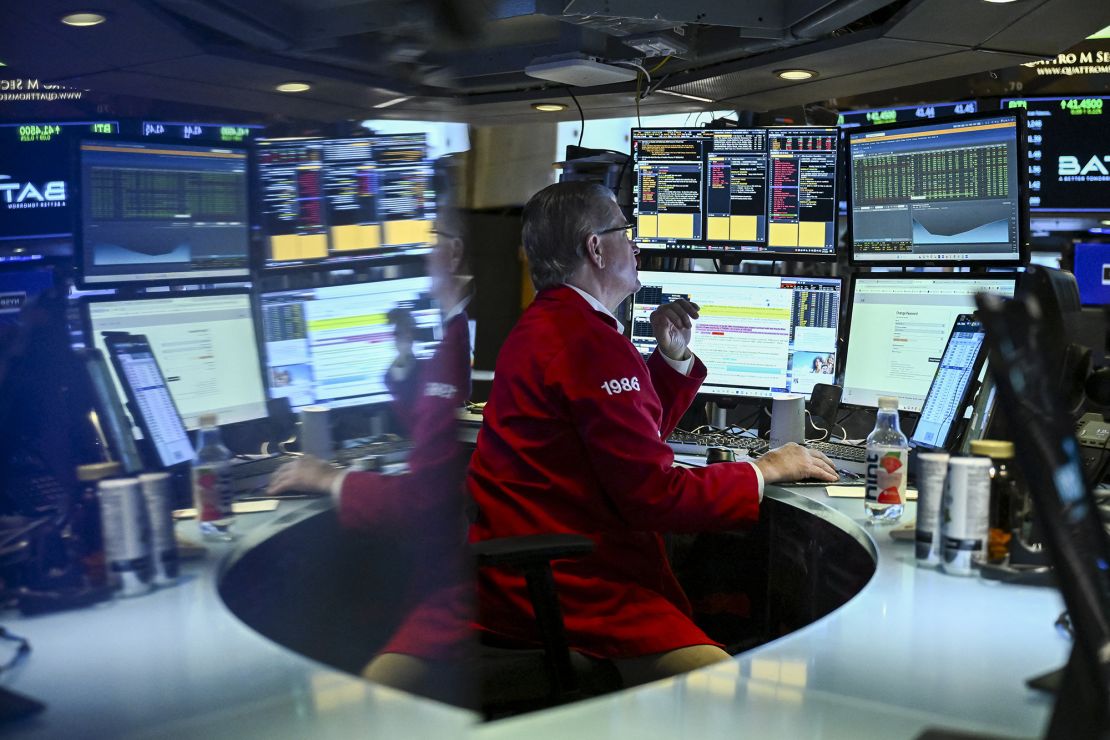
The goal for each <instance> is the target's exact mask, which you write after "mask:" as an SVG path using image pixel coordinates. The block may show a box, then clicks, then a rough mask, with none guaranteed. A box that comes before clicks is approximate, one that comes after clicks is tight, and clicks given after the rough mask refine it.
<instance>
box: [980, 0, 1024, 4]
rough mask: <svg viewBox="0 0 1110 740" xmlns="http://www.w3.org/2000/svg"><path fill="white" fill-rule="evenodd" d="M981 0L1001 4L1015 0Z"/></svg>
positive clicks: (1015, 0)
mask: <svg viewBox="0 0 1110 740" xmlns="http://www.w3.org/2000/svg"><path fill="white" fill-rule="evenodd" d="M983 2H985V3H996V4H998V5H1003V4H1004V3H1016V2H1017V0H983Z"/></svg>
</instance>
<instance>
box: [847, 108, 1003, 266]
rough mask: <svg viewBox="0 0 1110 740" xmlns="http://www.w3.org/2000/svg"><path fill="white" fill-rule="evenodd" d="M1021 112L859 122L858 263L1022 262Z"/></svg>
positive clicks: (855, 169)
mask: <svg viewBox="0 0 1110 740" xmlns="http://www.w3.org/2000/svg"><path fill="white" fill-rule="evenodd" d="M1020 129H1021V127H1020V125H1019V119H1018V118H1017V117H1016V116H1014V115H1013V114H1006V113H1000V114H997V115H991V116H979V117H976V118H972V119H950V120H938V121H936V122H934V123H922V124H909V125H904V126H903V125H895V126H884V127H882V128H878V129H861V130H859V131H849V132H848V134H847V138H848V156H849V159H850V164H851V166H850V170H849V173H850V177H849V191H850V196H851V204H850V210H849V217H850V219H851V221H850V229H851V234H852V237H851V243H852V259H853V260H854V261H855V262H857V263H872V264H883V263H886V264H889V263H906V262H960V263H966V262H976V263H980V264H1017V263H1019V262H1020V261H1021V239H1022V236H1023V235H1022V232H1023V228H1022V224H1021V221H1022V207H1021V198H1022V197H1023V195H1024V194H1023V193H1022V190H1021V188H1020V182H1021V173H1020V172H1019V158H1020V141H1019V138H1018V137H1019V134H1020Z"/></svg>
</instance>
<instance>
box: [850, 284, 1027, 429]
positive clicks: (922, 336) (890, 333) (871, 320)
mask: <svg viewBox="0 0 1110 740" xmlns="http://www.w3.org/2000/svg"><path fill="white" fill-rule="evenodd" d="M1016 283H1017V278H1016V277H1015V276H1014V275H1002V274H999V275H988V276H961V275H960V274H959V273H933V274H930V275H929V276H928V277H923V276H921V275H920V274H914V273H904V274H903V273H888V274H881V275H856V276H855V277H854V278H853V279H852V298H851V305H850V310H849V320H848V331H847V334H846V336H847V337H848V340H847V342H848V347H847V352H846V353H845V358H844V371H843V385H844V393H843V395H842V396H841V401H842V402H843V403H845V404H848V405H852V406H867V407H871V408H876V407H878V405H879V397H880V396H895V397H897V398H898V409H899V411H910V412H919V411H921V406H922V403H923V402H924V400H925V395H926V394H927V393H928V392H929V386H930V384H932V382H933V377H934V376H935V375H936V372H937V368H938V367H940V364H941V363H940V361H941V356H942V355H943V353H944V347H945V344H946V342H947V341H948V337H949V335H950V334H951V333H952V327H953V325H954V324H955V323H956V318H957V317H958V316H959V315H960V314H966V313H970V312H972V311H974V310H975V295H976V293H980V292H989V293H997V294H999V295H1003V296H1006V297H1012V296H1013V295H1014V287H1015V285H1016Z"/></svg>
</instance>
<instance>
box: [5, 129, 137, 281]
mask: <svg viewBox="0 0 1110 740" xmlns="http://www.w3.org/2000/svg"><path fill="white" fill-rule="evenodd" d="M118 129H119V124H118V123H117V122H115V121H61V122H49V121H26V122H23V123H0V263H8V262H24V261H29V260H33V259H41V258H54V257H62V258H65V257H70V256H72V255H73V221H74V213H75V211H76V207H77V203H76V188H74V184H75V183H74V181H73V175H72V166H71V164H72V159H73V142H72V138H73V137H74V136H88V135H98V134H114V133H116V132H117V131H118Z"/></svg>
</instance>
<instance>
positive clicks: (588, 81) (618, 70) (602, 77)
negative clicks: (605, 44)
mask: <svg viewBox="0 0 1110 740" xmlns="http://www.w3.org/2000/svg"><path fill="white" fill-rule="evenodd" d="M524 74H526V75H528V76H529V77H535V78H536V79H539V80H547V81H548V82H557V83H559V84H560V85H570V86H571V87H596V86H597V85H613V84H616V83H619V82H630V81H632V80H634V79H636V75H637V74H639V72H637V71H636V70H634V69H629V68H628V67H618V66H616V65H614V64H606V63H604V62H601V61H598V60H597V59H594V58H593V57H583V56H582V55H580V54H571V55H567V56H560V57H544V58H542V59H533V60H532V62H531V63H530V64H529V65H528V66H527V67H525V68H524Z"/></svg>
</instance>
